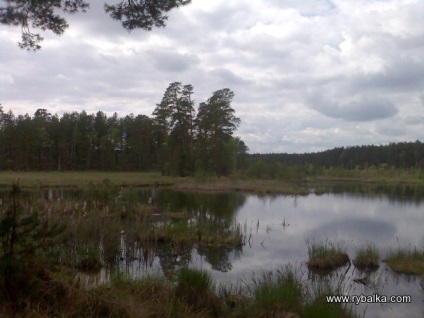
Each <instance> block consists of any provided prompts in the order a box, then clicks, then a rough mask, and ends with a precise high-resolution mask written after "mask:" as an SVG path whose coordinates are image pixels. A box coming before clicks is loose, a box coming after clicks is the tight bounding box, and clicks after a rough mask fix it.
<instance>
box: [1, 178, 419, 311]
mask: <svg viewBox="0 0 424 318" xmlns="http://www.w3.org/2000/svg"><path fill="white" fill-rule="evenodd" d="M314 188H315V193H316V194H311V195H308V196H284V195H261V196H258V195H253V194H243V193H196V192H181V191H173V190H171V189H157V188H154V189H121V191H120V193H119V198H118V199H117V200H118V201H119V202H118V203H116V202H115V203H114V204H121V205H123V206H125V207H126V209H128V210H129V209H130V208H131V207H132V208H131V209H133V210H137V206H138V205H137V204H139V203H147V202H148V201H149V198H152V199H151V206H152V208H154V209H155V213H153V214H148V215H145V214H137V213H138V212H137V213H135V214H134V215H136V216H137V217H136V219H131V218H130V217H129V216H126V214H125V213H123V212H122V214H121V219H120V221H119V223H116V224H107V222H108V221H107V220H108V219H107V218H106V219H105V220H104V221H102V222H104V228H107V229H110V230H108V232H104V233H102V235H103V236H102V238H101V239H99V240H100V242H96V244H99V243H101V244H102V251H103V257H104V259H105V260H106V261H107V264H108V266H106V267H104V268H103V269H102V271H101V272H100V273H99V274H98V275H97V276H96V277H97V278H95V280H94V284H98V283H101V282H104V281H107V279H108V275H109V274H110V272H111V271H114V270H115V268H118V269H119V270H120V271H121V272H123V273H126V274H128V275H131V276H132V277H142V276H146V275H156V274H158V275H164V276H166V277H172V276H174V275H175V273H176V272H177V271H178V269H179V268H181V267H183V266H195V267H203V268H205V269H209V270H210V272H211V274H212V276H213V277H214V279H215V281H216V282H218V283H219V282H235V281H239V280H240V279H244V280H246V278H249V277H251V275H252V273H253V272H256V273H258V272H262V271H267V270H272V269H278V268H281V266H284V265H286V264H293V265H294V266H298V267H299V268H301V271H303V272H304V273H305V275H308V274H309V272H308V271H307V269H306V267H305V265H304V263H303V262H304V261H306V260H307V258H308V254H307V245H306V243H305V241H306V240H312V239H315V240H322V239H327V238H328V239H331V240H335V241H341V242H343V244H345V247H346V250H347V253H348V254H349V256H350V258H351V259H352V258H353V257H354V256H355V252H356V250H357V249H358V248H359V247H364V246H366V245H367V244H368V243H369V242H371V243H373V244H374V245H375V246H376V247H377V248H378V249H379V250H380V252H381V257H382V258H384V257H385V255H386V253H387V251H388V250H390V249H396V248H398V247H399V246H401V247H404V246H413V247H414V246H416V247H417V248H422V247H423V245H424V235H423V231H422V229H423V228H424V214H423V213H422V207H423V206H422V205H423V202H424V201H423V199H424V189H423V188H421V187H415V186H407V185H399V186H395V187H387V186H382V185H376V184H368V185H365V186H364V185H358V184H332V185H328V184H327V185H325V184H321V185H320V184H318V185H314ZM73 191H74V192H73ZM323 191H329V192H330V193H325V194H321V193H322V192H323ZM3 194H4V193H1V195H0V196H2V197H4V196H3ZM25 195H26V196H27V197H30V196H34V197H36V198H38V199H43V200H47V201H48V200H49V201H53V202H54V201H55V200H57V199H58V198H60V199H61V200H63V201H64V200H66V199H67V198H72V199H73V200H77V199H83V200H86V199H87V198H86V197H84V195H85V194H84V192H83V191H81V190H78V191H75V190H70V189H65V190H62V191H61V190H60V189H53V190H52V191H50V190H43V191H42V192H41V194H40V192H36V191H33V192H31V194H28V193H27V194H25ZM106 207H107V206H106ZM106 207H104V208H105V209H106ZM124 210H125V209H124ZM169 212H173V213H174V212H178V213H183V214H187V216H188V217H187V218H182V219H180V218H179V217H176V218H175V219H172V217H166V215H167V213H169ZM108 213H109V212H108ZM106 214H107V213H106ZM145 222H151V223H152V224H154V228H155V229H160V228H162V227H163V226H165V225H169V224H172V226H176V227H178V226H181V227H183V228H207V229H208V231H207V233H206V232H198V233H196V235H198V237H199V238H198V239H197V240H191V241H184V242H179V243H178V242H173V243H166V244H165V243H163V242H161V241H160V238H158V237H157V236H156V239H152V240H141V239H140V236H141V235H145V236H147V235H152V237H153V236H154V235H158V234H157V233H158V232H154V233H152V234H149V233H145V232H144V231H145V230H144V228H143V227H142V224H144V223H145ZM124 229H125V232H122V231H124ZM237 231H239V232H240V233H242V234H243V237H244V240H243V243H244V245H243V244H240V245H230V244H212V242H216V241H219V239H220V238H222V237H226V236H227V235H228V234H229V233H235V232H237ZM155 233H156V234H155ZM96 235H97V234H96ZM98 237H99V236H94V234H93V239H96V238H98ZM334 275H344V277H345V278H346V279H345V281H346V282H345V283H346V287H345V288H346V293H349V294H361V293H364V294H371V293H375V292H376V291H377V290H378V292H379V293H380V294H385V295H396V294H399V295H411V296H412V300H413V304H390V305H388V304H385V305H381V304H367V305H365V304H362V305H360V306H358V307H357V310H358V312H366V315H367V316H369V317H385V316H387V315H391V316H400V315H401V314H403V313H405V312H406V313H408V317H422V316H423V304H422V299H423V279H422V278H421V279H417V278H411V277H408V276H403V275H397V274H393V273H392V271H391V270H390V269H389V268H388V267H387V266H386V264H385V263H380V268H379V269H378V270H377V271H376V272H374V273H371V274H364V273H360V272H359V271H358V270H356V269H355V267H354V266H353V265H352V266H351V267H349V268H347V267H344V268H341V269H340V270H339V271H336V272H335V274H334ZM364 275H367V279H368V280H369V281H371V282H372V284H367V285H362V284H358V283H355V282H354V281H353V279H357V278H363V277H364ZM81 277H84V279H87V282H88V278H85V276H84V275H82V276H81ZM336 277H337V276H336ZM81 279H83V278H81ZM90 279H93V278H90ZM305 279H311V277H309V278H308V277H306V278H305Z"/></svg>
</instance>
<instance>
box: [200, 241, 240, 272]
mask: <svg viewBox="0 0 424 318" xmlns="http://www.w3.org/2000/svg"><path fill="white" fill-rule="evenodd" d="M233 249H234V247H233V246H228V245H214V246H208V245H206V244H200V245H199V247H198V248H197V251H198V253H199V255H201V256H204V257H205V260H206V261H207V262H208V263H209V264H211V266H212V269H214V270H217V271H220V272H228V271H230V270H232V269H233V264H232V263H231V262H230V260H229V256H230V253H231V252H232V251H233Z"/></svg>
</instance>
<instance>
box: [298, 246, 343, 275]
mask: <svg viewBox="0 0 424 318" xmlns="http://www.w3.org/2000/svg"><path fill="white" fill-rule="evenodd" d="M306 243H307V245H308V255H309V260H308V261H307V262H306V265H307V266H308V268H309V269H316V270H333V269H336V268H338V267H340V266H343V265H345V264H346V263H348V262H349V256H348V255H347V254H346V252H345V249H344V248H343V247H342V246H341V244H340V243H337V244H336V243H335V242H331V241H329V240H325V241H323V242H320V243H316V242H310V241H306Z"/></svg>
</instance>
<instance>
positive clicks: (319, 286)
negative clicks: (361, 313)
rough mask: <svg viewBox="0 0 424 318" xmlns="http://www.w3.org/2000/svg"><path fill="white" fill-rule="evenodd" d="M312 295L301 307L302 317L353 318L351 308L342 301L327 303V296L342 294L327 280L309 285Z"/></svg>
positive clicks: (353, 314)
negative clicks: (310, 299)
mask: <svg viewBox="0 0 424 318" xmlns="http://www.w3.org/2000/svg"><path fill="white" fill-rule="evenodd" d="M309 288H310V289H312V293H313V294H314V297H313V299H312V301H309V302H307V303H306V304H305V305H304V307H303V309H302V314H301V317H302V318H353V317H356V315H355V313H354V312H353V309H352V308H350V307H347V306H345V304H342V303H328V302H327V298H326V297H327V296H331V295H341V294H343V293H342V292H341V291H340V290H338V288H334V287H332V286H331V284H330V283H329V281H328V280H325V279H324V280H323V281H320V282H319V283H315V284H312V285H311V286H309Z"/></svg>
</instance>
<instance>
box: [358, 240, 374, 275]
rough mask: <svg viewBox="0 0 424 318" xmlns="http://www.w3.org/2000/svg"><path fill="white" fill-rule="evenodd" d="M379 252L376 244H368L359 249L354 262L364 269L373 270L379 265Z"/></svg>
mask: <svg viewBox="0 0 424 318" xmlns="http://www.w3.org/2000/svg"><path fill="white" fill-rule="evenodd" d="M378 260H379V253H378V250H377V248H376V247H375V246H373V245H368V246H367V247H366V248H362V249H359V250H358V251H357V253H356V257H355V259H354V261H353V264H354V265H355V267H356V268H358V269H359V270H362V271H372V270H376V269H377V268H378V267H379V264H378Z"/></svg>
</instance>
